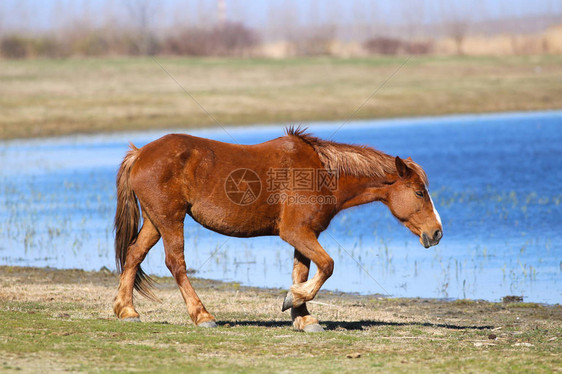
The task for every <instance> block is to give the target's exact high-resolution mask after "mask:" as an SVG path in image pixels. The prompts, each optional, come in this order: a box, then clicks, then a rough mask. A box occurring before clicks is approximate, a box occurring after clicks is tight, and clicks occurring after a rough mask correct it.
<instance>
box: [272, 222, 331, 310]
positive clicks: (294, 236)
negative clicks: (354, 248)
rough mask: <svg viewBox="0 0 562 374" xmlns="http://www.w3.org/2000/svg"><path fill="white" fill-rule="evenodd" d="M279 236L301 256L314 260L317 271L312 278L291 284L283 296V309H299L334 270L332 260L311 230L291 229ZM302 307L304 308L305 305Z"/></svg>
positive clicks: (313, 295) (312, 297) (314, 294)
mask: <svg viewBox="0 0 562 374" xmlns="http://www.w3.org/2000/svg"><path fill="white" fill-rule="evenodd" d="M280 236H281V238H282V239H283V240H285V241H286V242H287V243H289V244H291V245H292V246H293V247H295V248H296V250H297V251H298V252H299V253H300V254H301V255H302V256H303V257H305V258H307V259H308V260H311V261H312V262H314V264H315V265H316V267H317V268H318V271H317V272H316V274H315V275H314V277H312V279H310V280H308V281H301V282H299V283H295V284H293V286H291V289H290V290H289V292H288V293H287V296H285V300H284V301H283V308H282V310H283V311H285V310H287V309H289V308H295V309H299V308H300V307H302V306H303V305H304V304H305V303H306V302H307V301H310V300H312V299H314V297H315V296H316V294H317V293H318V291H319V290H320V287H322V285H323V284H324V282H326V280H327V279H328V278H329V277H330V276H331V275H332V273H333V271H334V260H332V258H331V257H330V256H329V255H328V254H327V253H326V251H325V250H324V248H322V246H321V245H320V243H318V240H317V238H316V235H315V234H314V233H313V232H312V231H311V230H308V229H301V230H297V231H292V230H291V231H290V232H286V233H285V232H282V233H281V235H280ZM303 265H304V264H303ZM299 280H300V279H299ZM304 308H306V306H305V307H304ZM304 310H305V309H303V310H302V311H301V313H305V312H304Z"/></svg>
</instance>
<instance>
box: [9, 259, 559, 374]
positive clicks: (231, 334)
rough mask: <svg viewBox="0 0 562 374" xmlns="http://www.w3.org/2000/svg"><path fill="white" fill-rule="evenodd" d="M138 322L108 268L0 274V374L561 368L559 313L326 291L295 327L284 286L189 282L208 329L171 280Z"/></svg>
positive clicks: (141, 304) (140, 303)
mask: <svg viewBox="0 0 562 374" xmlns="http://www.w3.org/2000/svg"><path fill="white" fill-rule="evenodd" d="M159 282H160V286H159V289H158V290H157V294H158V295H159V296H160V297H161V298H162V300H163V302H162V304H157V303H153V302H150V301H147V300H144V299H138V300H137V308H138V310H139V312H140V313H141V318H142V320H143V323H126V322H120V321H118V320H116V319H115V318H114V316H113V313H112V311H111V307H112V300H113V296H114V295H115V291H116V286H117V276H116V275H114V274H111V273H110V272H108V271H107V272H84V271H79V270H65V271H61V270H53V269H34V268H18V267H0V371H1V372H3V373H10V372H62V371H76V372H123V371H139V372H147V371H153V372H170V371H171V370H172V371H174V372H179V371H180V370H181V371H182V372H259V373H263V372H266V371H267V372H305V373H307V372H310V373H316V372H324V373H332V372H333V373H336V372H337V373H340V372H343V373H345V372H349V373H358V372H385V373H386V372H398V373H407V372H416V373H424V372H427V373H439V372H448V373H450V372H458V373H476V372H478V373H483V372H490V373H492V372H493V373H518V372H521V373H529V372H533V373H541V372H544V373H547V372H555V371H557V370H558V371H559V370H560V368H561V367H562V359H561V357H562V342H561V339H562V324H561V322H562V307H561V306H559V305H556V306H541V305H537V304H529V303H512V304H501V303H489V302H483V301H468V300H457V301H443V300H424V299H384V298H380V297H375V296H355V295H349V294H334V293H328V292H323V293H321V294H320V295H319V297H318V298H317V301H318V302H319V303H316V304H310V306H311V308H312V309H313V313H314V314H316V315H317V316H318V317H319V318H320V320H321V323H322V324H323V325H324V326H325V327H326V329H327V331H326V332H325V333H322V334H305V333H299V332H295V331H293V330H292V328H291V326H290V322H289V319H290V318H289V315H288V313H282V312H281V311H280V309H281V303H282V298H283V296H284V293H285V292H284V291H282V290H278V289H256V288H246V287H240V285H239V284H233V283H220V282H214V281H205V280H195V281H194V285H195V288H196V289H197V290H198V292H199V294H200V296H201V297H202V299H203V301H204V302H205V303H206V306H207V307H208V309H209V310H210V311H211V312H213V313H215V316H216V317H217V319H218V322H219V327H218V328H217V329H211V330H207V329H199V328H196V327H194V326H193V325H192V324H191V322H190V321H189V319H188V317H187V313H186V311H185V306H184V304H183V300H182V299H181V296H180V293H179V291H178V290H177V288H176V286H175V284H174V283H173V281H172V280H171V279H169V278H161V279H160V280H159Z"/></svg>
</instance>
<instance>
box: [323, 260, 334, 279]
mask: <svg viewBox="0 0 562 374" xmlns="http://www.w3.org/2000/svg"><path fill="white" fill-rule="evenodd" d="M321 269H322V273H324V274H325V275H326V277H327V278H329V277H331V276H332V274H333V273H334V260H333V259H332V258H331V257H328V259H327V260H326V263H324V264H323V265H322V266H321Z"/></svg>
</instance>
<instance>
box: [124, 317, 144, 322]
mask: <svg viewBox="0 0 562 374" xmlns="http://www.w3.org/2000/svg"><path fill="white" fill-rule="evenodd" d="M121 321H123V322H140V321H141V320H140V318H139V317H129V318H123V319H122V320H121Z"/></svg>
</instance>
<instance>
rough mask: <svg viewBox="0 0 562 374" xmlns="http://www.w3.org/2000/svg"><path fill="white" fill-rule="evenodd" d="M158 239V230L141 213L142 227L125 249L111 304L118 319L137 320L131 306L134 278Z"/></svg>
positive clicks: (136, 314) (133, 308)
mask: <svg viewBox="0 0 562 374" xmlns="http://www.w3.org/2000/svg"><path fill="white" fill-rule="evenodd" d="M159 239H160V234H159V233H158V230H157V229H156V227H155V226H154V224H153V223H152V221H151V220H150V219H149V218H148V217H147V216H146V215H145V214H144V213H143V225H142V227H141V229H140V231H139V234H138V237H137V240H136V241H135V242H134V243H133V244H131V245H130V246H129V248H128V249H127V258H126V260H125V265H124V267H123V271H122V273H121V277H120V279H119V289H118V291H117V296H116V297H115V302H114V304H113V311H114V312H115V315H116V316H117V317H118V318H121V319H125V320H136V321H138V320H139V319H138V318H139V314H138V313H137V311H136V310H135V307H134V305H133V287H134V285H135V277H136V275H137V271H138V270H139V266H140V264H141V262H142V261H143V260H144V258H145V257H146V255H147V253H148V251H149V250H150V249H151V248H152V247H153V246H154V245H155V244H156V243H157V242H158V240H159Z"/></svg>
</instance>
